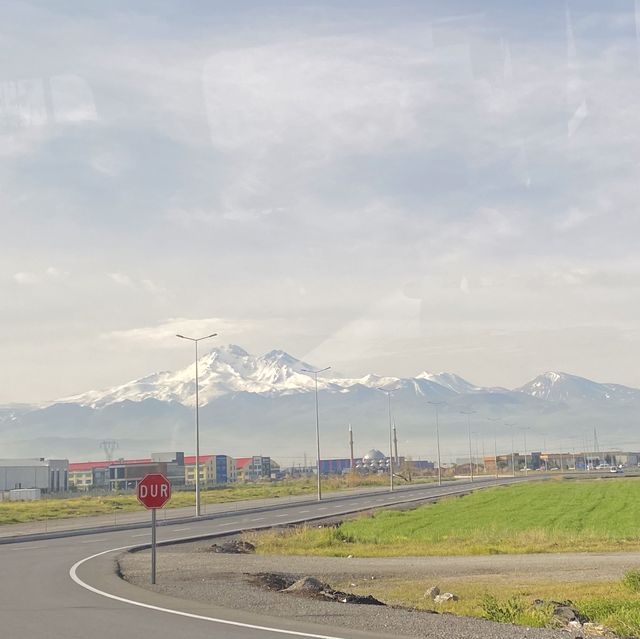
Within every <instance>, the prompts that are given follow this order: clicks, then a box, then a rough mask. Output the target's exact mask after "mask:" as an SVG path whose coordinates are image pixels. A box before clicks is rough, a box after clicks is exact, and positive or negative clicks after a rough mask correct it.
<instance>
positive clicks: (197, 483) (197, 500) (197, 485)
mask: <svg viewBox="0 0 640 639" xmlns="http://www.w3.org/2000/svg"><path fill="white" fill-rule="evenodd" d="M217 334H218V333H211V335H205V336H204V337H186V336H185V335H176V337H179V338H180V339H187V340H189V341H190V342H193V343H194V344H195V347H196V517H200V418H199V408H200V402H199V396H198V342H201V341H202V340H204V339H209V338H211V337H215V336H216V335H217Z"/></svg>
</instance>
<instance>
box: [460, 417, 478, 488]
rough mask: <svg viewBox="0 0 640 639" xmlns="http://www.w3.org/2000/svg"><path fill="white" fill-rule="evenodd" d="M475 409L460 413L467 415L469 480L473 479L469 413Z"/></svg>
mask: <svg viewBox="0 0 640 639" xmlns="http://www.w3.org/2000/svg"><path fill="white" fill-rule="evenodd" d="M475 412H476V411H475V410H466V411H465V410H461V411H460V413H461V414H462V415H466V416H467V428H468V431H469V469H470V471H471V481H473V453H472V452H471V415H473V413H475Z"/></svg>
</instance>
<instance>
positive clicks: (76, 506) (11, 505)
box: [0, 476, 388, 524]
mask: <svg viewBox="0 0 640 639" xmlns="http://www.w3.org/2000/svg"><path fill="white" fill-rule="evenodd" d="M387 481H388V480H387V478H386V477H378V476H371V477H358V476H344V477H336V478H331V479H328V480H325V481H324V482H323V489H324V490H325V491H333V490H347V489H349V488H357V487H361V486H378V485H386V484H387ZM315 490H316V482H315V480H314V479H313V478H311V479H296V480H285V481H280V482H272V483H264V484H260V483H257V484H237V485H233V486H228V487H223V488H217V489H212V490H206V491H202V493H201V494H202V503H203V504H205V505H206V504H219V503H225V502H233V501H242V500H246V499H261V498H268V497H287V496H290V495H304V494H310V495H311V494H314V493H315ZM194 503H195V494H194V493H193V492H178V491H174V492H173V495H172V497H171V501H170V502H169V504H168V506H167V508H181V507H185V506H193V505H194ZM142 510H144V508H143V507H142V506H141V505H140V504H139V503H138V500H137V499H136V497H135V495H132V494H127V495H118V494H113V495H105V496H82V494H81V493H80V494H79V495H78V496H77V497H69V498H64V499H57V498H48V497H47V498H44V499H42V500H40V501H19V502H11V501H2V502H0V524H13V523H24V522H29V521H44V520H48V519H68V518H71V517H88V516H91V515H115V516H116V517H117V514H118V513H124V512H133V511H142Z"/></svg>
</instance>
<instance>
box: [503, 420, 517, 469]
mask: <svg viewBox="0 0 640 639" xmlns="http://www.w3.org/2000/svg"><path fill="white" fill-rule="evenodd" d="M516 424H517V422H511V423H509V422H505V423H504V425H505V426H506V427H507V428H510V429H511V474H512V475H513V477H515V476H516V453H515V447H514V444H513V427H514V426H516Z"/></svg>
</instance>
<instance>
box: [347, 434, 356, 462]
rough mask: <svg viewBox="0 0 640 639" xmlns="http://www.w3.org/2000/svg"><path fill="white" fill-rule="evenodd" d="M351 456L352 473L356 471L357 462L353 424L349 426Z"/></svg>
mask: <svg viewBox="0 0 640 639" xmlns="http://www.w3.org/2000/svg"><path fill="white" fill-rule="evenodd" d="M349 455H350V459H351V472H353V471H354V470H355V469H356V462H355V460H354V458H353V431H352V430H351V424H349Z"/></svg>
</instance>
